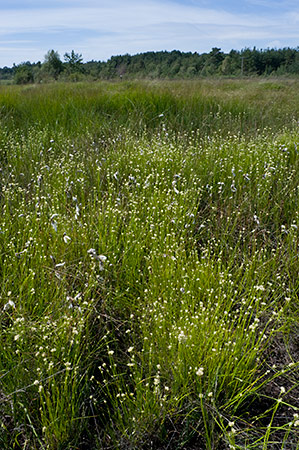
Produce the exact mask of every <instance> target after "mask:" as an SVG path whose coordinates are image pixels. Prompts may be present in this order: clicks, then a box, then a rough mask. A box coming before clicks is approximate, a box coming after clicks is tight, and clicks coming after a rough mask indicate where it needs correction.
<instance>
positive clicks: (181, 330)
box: [0, 79, 299, 450]
mask: <svg viewBox="0 0 299 450" xmlns="http://www.w3.org/2000/svg"><path fill="white" fill-rule="evenodd" d="M298 125H299V81H298V80H292V79H252V80H246V79H244V80H202V81H159V82H155V81H151V82H149V81H148V82H147V81H143V82H141V81H140V82H134V81H132V82H125V81H123V82H99V83H89V84H88V83H73V84H71V83H70V84H63V83H52V84H49V85H30V86H24V87H20V86H0V208H1V214H0V253H1V259H0V277H1V284H0V327H1V333H0V348H1V352H0V425H1V426H0V448H1V449H3V450H20V449H22V450H25V449H26V450H100V449H102V450H108V449H119V450H127V449H130V450H135V449H143V450H178V449H185V450H195V449H197V450H206V449H207V450H233V449H235V450H245V449H246V450H295V449H298V448H299V445H298V441H299V384H298V382H299V376H298V375H299V370H298V369H299V339H298V337H299V327H298V319H299V310H298V292H299V281H298V280H299V277H298V269H299V265H298V227H299V223H298V222H299V220H298V194H299V193H298V181H299V155H298V152H299V126H298Z"/></svg>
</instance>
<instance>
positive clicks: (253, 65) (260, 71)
mask: <svg viewBox="0 0 299 450" xmlns="http://www.w3.org/2000/svg"><path fill="white" fill-rule="evenodd" d="M296 74H299V47H297V48H289V47H287V48H283V49H270V48H268V49H265V50H258V49H257V48H255V47H254V48H253V49H250V48H245V49H243V50H241V51H237V50H231V51H230V52H229V53H225V52H223V51H222V50H221V48H218V47H214V48H212V50H211V51H210V52H209V53H202V54H199V53H197V52H194V53H191V52H181V51H179V50H173V51H171V52H168V51H160V52H146V53H139V54H136V55H133V56H132V55H129V54H125V55H118V56H112V57H111V58H110V59H108V61H106V62H102V61H89V62H86V63H84V62H83V57H82V55H81V54H80V53H76V52H75V51H74V50H71V52H69V53H68V52H66V53H65V54H64V61H62V60H61V58H60V55H59V53H58V52H57V51H55V50H53V49H52V50H49V51H48V52H47V54H46V55H45V59H44V62H43V63H40V62H38V63H33V64H32V63H30V62H28V61H27V62H26V63H22V64H19V65H17V66H15V65H14V67H13V68H8V67H4V68H2V69H0V80H6V81H9V80H14V82H16V83H32V82H41V81H42V82H45V81H51V80H54V81H55V80H63V81H78V80H81V79H89V80H97V79H108V80H109V79H117V78H121V79H134V78H140V79H142V78H150V79H155V78H160V79H180V78H182V79H185V78H200V77H207V76H209V77H210V76H226V77H239V76H267V75H296Z"/></svg>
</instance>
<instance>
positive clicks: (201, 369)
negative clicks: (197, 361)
mask: <svg viewBox="0 0 299 450" xmlns="http://www.w3.org/2000/svg"><path fill="white" fill-rule="evenodd" d="M195 373H196V375H197V376H198V377H202V376H203V367H199V368H198V369H196V372H195Z"/></svg>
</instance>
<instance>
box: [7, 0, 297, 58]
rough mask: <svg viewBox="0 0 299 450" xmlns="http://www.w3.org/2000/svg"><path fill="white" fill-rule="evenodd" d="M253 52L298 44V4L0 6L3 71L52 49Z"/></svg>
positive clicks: (177, 1)
mask: <svg viewBox="0 0 299 450" xmlns="http://www.w3.org/2000/svg"><path fill="white" fill-rule="evenodd" d="M254 46H256V47H257V48H268V47H276V48H281V47H297V46H299V0H285V1H284V0H280V1H279V0H239V1H237V0H226V1H225V0H223V1H221V0H214V1H208V0H39V1H37V0H0V67H4V66H12V64H13V63H16V64H18V63H21V62H22V61H31V62H34V61H43V60H44V56H45V54H46V53H47V51H48V50H50V49H52V48H53V49H54V50H57V51H58V52H59V54H60V55H61V58H63V55H64V53H65V52H70V51H71V50H72V49H74V50H75V51H76V52H78V53H82V55H83V58H84V61H90V60H92V59H94V60H107V59H108V58H109V57H110V56H112V55H120V54H125V53H130V54H135V53H140V52H145V51H158V50H174V49H176V50H181V51H192V52H194V51H197V52H199V53H203V52H208V51H210V50H211V48H212V47H220V48H221V49H222V50H223V51H225V52H228V51H230V50H231V49H236V50H241V49H242V48H245V47H250V48H252V47H254Z"/></svg>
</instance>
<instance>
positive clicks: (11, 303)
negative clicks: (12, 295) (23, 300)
mask: <svg viewBox="0 0 299 450" xmlns="http://www.w3.org/2000/svg"><path fill="white" fill-rule="evenodd" d="M15 307H16V305H15V302H13V301H12V300H10V299H9V300H8V302H7V303H6V304H5V305H4V306H3V310H4V311H7V310H8V309H9V308H15Z"/></svg>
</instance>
